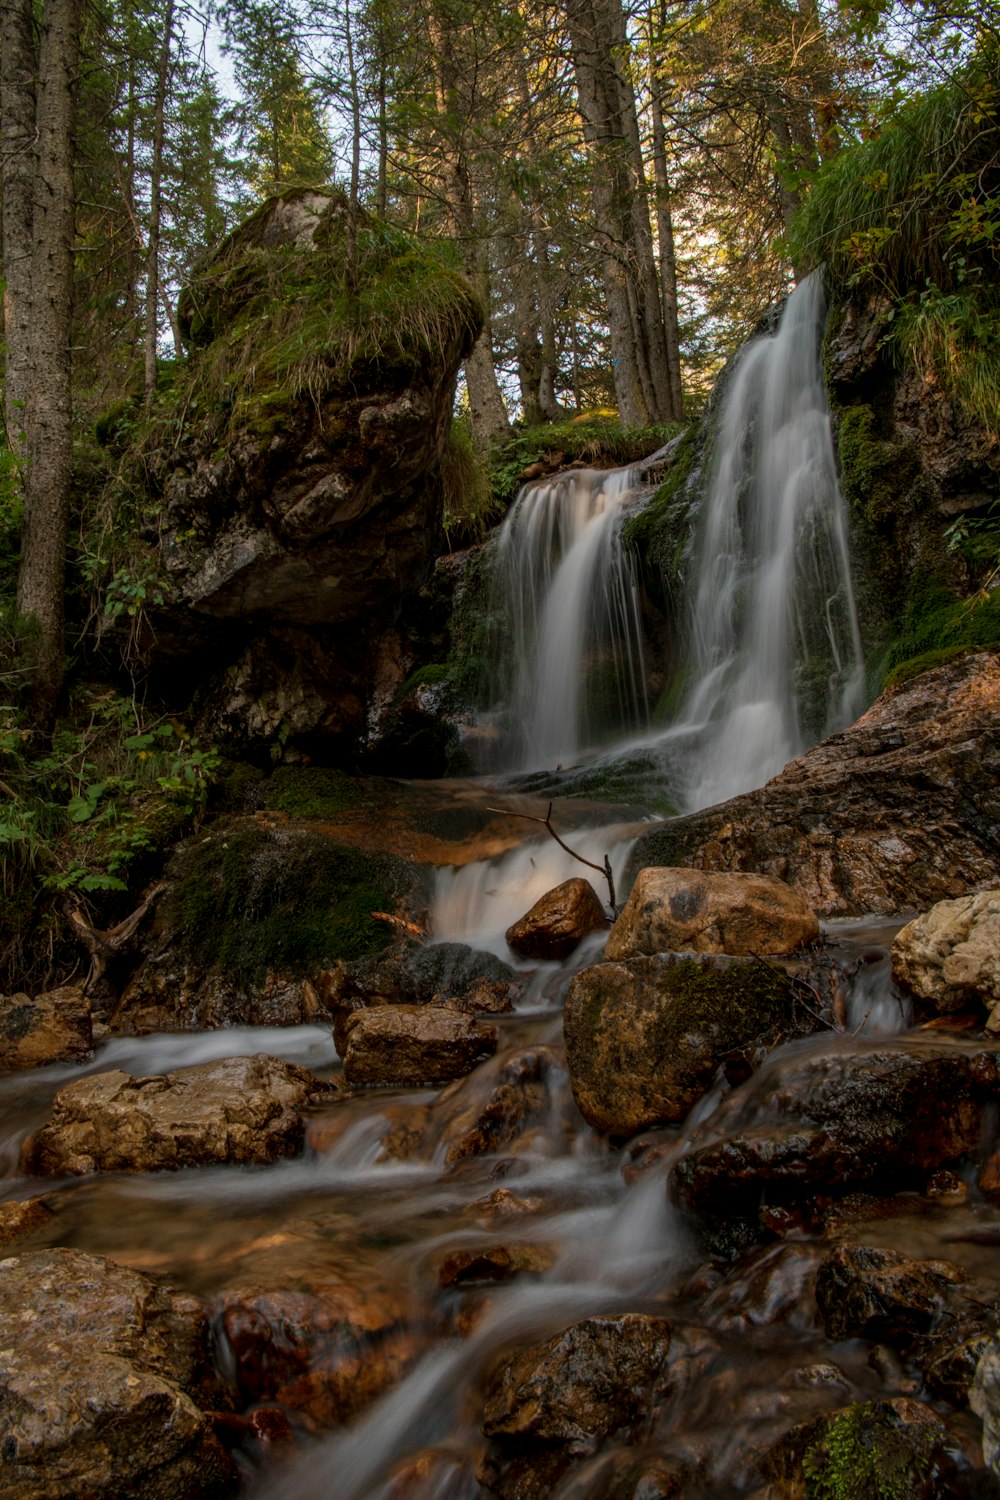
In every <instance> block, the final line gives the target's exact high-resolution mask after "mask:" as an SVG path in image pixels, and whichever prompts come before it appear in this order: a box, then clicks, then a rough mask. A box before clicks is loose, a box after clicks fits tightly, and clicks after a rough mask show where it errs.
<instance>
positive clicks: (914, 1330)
mask: <svg viewBox="0 0 1000 1500" xmlns="http://www.w3.org/2000/svg"><path fill="white" fill-rule="evenodd" d="M968 1279H969V1278H968V1273H967V1272H965V1271H963V1270H962V1268H961V1267H960V1266H956V1265H952V1264H951V1262H950V1261H944V1260H913V1259H912V1258H911V1257H910V1256H909V1255H904V1254H902V1252H901V1251H899V1250H882V1249H878V1248H875V1247H873V1246H871V1245H838V1246H837V1248H836V1250H833V1251H832V1252H831V1253H830V1254H829V1255H828V1256H827V1258H826V1260H825V1261H824V1262H823V1264H822V1265H821V1266H820V1269H819V1275H818V1276H817V1278H816V1304H817V1306H818V1307H819V1313H820V1317H821V1318H822V1320H823V1327H824V1328H825V1330H826V1336H827V1338H830V1339H834V1340H839V1339H854V1338H861V1339H877V1340H880V1341H883V1342H885V1343H888V1344H892V1345H893V1346H894V1347H899V1346H900V1345H903V1346H905V1345H908V1344H909V1343H910V1342H911V1341H912V1340H913V1338H914V1337H915V1336H916V1335H917V1334H920V1333H926V1332H927V1330H928V1329H929V1328H930V1327H931V1325H932V1324H933V1323H934V1322H935V1321H936V1320H937V1319H938V1318H939V1317H940V1316H941V1314H942V1312H943V1311H944V1308H945V1303H946V1299H947V1295H948V1292H949V1290H950V1289H951V1288H952V1287H954V1286H958V1285H960V1284H961V1283H962V1282H965V1281H968Z"/></svg>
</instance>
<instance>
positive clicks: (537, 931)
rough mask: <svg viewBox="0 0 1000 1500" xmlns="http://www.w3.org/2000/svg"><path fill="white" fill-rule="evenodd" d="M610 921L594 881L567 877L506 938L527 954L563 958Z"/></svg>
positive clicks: (522, 952) (513, 946)
mask: <svg viewBox="0 0 1000 1500" xmlns="http://www.w3.org/2000/svg"><path fill="white" fill-rule="evenodd" d="M607 925H608V919H607V917H606V916H605V915H604V907H603V906H602V905H601V902H600V899H599V897H598V895H597V892H596V891H595V890H594V887H593V886H592V885H591V883H590V881H589V880H581V879H573V880H564V881H563V883H562V885H557V886H556V887H555V888H554V889H553V890H551V891H546V893H545V895H544V896H540V897H539V899H538V900H537V901H536V902H535V904H534V906H533V907H532V908H531V910H530V911H528V912H525V914H524V916H523V917H521V918H520V919H519V920H518V921H516V922H515V923H514V924H513V926H512V927H508V928H507V932H506V938H507V942H508V944H509V946H510V947H511V948H513V950H514V952H515V953H520V954H521V956H522V957H523V958H541V959H563V958H568V957H569V955H570V954H571V953H572V952H573V949H574V948H576V947H577V946H578V945H579V944H580V943H581V942H582V940H583V939H584V938H585V937H586V936H587V933H588V932H603V930H604V929H605V928H606V927H607Z"/></svg>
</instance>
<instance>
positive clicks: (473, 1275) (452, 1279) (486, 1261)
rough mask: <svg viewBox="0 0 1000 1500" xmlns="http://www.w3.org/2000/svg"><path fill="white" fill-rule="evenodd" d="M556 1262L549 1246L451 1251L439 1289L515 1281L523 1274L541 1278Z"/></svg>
mask: <svg viewBox="0 0 1000 1500" xmlns="http://www.w3.org/2000/svg"><path fill="white" fill-rule="evenodd" d="M554 1261H555V1253H554V1252H553V1251H552V1250H550V1249H549V1247H548V1246H547V1245H523V1244H519V1243H517V1242H516V1241H515V1242H514V1243H513V1244H510V1245H489V1246H484V1247H482V1248H479V1249H476V1250H451V1251H449V1253H448V1254H447V1255H446V1256H445V1257H444V1259H443V1260H442V1262H441V1264H440V1266H439V1267H438V1286H440V1287H452V1286H477V1285H481V1284H482V1283H483V1282H505V1281H512V1280H513V1278H514V1277H515V1276H520V1275H521V1274H522V1273H523V1272H528V1273H530V1274H532V1275H538V1274H540V1273H541V1272H542V1271H547V1270H548V1269H549V1267H550V1266H551V1265H552V1264H553V1263H554Z"/></svg>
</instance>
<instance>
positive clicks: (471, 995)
mask: <svg viewBox="0 0 1000 1500" xmlns="http://www.w3.org/2000/svg"><path fill="white" fill-rule="evenodd" d="M519 994H520V989H519V987H518V986H516V985H512V984H501V983H500V982H498V981H497V980H491V979H481V980H479V981H478V983H476V984H474V985H472V986H471V988H470V989H468V990H467V991H466V993H465V994H464V995H453V996H450V995H435V996H434V1001H433V1003H434V1004H435V1005H447V1006H448V1007H449V1009H451V1010H464V1011H465V1012H466V1013H467V1014H468V1015H470V1016H506V1015H509V1014H510V1012H511V1011H512V1010H513V1009H514V1000H515V999H516V998H517V997H518V996H519Z"/></svg>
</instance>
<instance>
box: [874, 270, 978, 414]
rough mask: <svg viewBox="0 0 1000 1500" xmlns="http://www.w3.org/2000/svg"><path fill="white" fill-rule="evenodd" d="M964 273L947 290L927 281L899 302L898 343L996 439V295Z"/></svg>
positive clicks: (896, 332) (929, 378) (925, 373)
mask: <svg viewBox="0 0 1000 1500" xmlns="http://www.w3.org/2000/svg"><path fill="white" fill-rule="evenodd" d="M959 273H961V277H962V279H960V280H959V281H958V284H957V285H956V286H955V287H954V289H953V290H952V291H950V292H942V291H941V289H940V287H938V286H936V285H935V284H934V283H933V282H931V283H928V285H927V286H926V287H925V289H924V290H923V291H922V292H921V293H920V296H919V298H918V299H917V301H915V302H914V301H912V300H911V301H907V302H905V303H904V304H903V306H902V307H901V309H900V311H899V314H898V317H897V319H896V324H895V339H896V343H897V345H898V347H899V349H900V350H901V351H902V352H903V353H904V354H907V355H909V357H910V358H911V359H912V360H913V362H914V363H915V364H916V366H917V369H918V370H919V371H920V372H921V374H922V375H923V377H924V379H925V381H927V382H931V381H933V380H935V379H937V380H939V381H940V382H941V384H942V385H943V386H944V388H945V389H946V390H947V391H948V393H949V395H951V396H952V397H954V399H955V400H956V401H957V402H958V403H959V405H960V406H962V407H963V408H964V409H965V410H966V411H967V412H968V413H969V414H970V415H971V416H972V417H973V418H974V420H975V421H976V422H977V423H978V425H979V426H980V427H981V428H982V429H983V431H984V432H986V433H988V434H990V435H991V436H992V437H993V438H994V440H995V441H996V442H998V443H1000V400H998V398H997V392H998V391H1000V297H998V295H997V292H996V289H995V288H986V287H983V286H981V285H980V284H979V283H978V282H976V281H971V280H970V281H968V282H966V281H965V280H964V265H963V266H959V267H958V268H957V272H956V275H958V274H959Z"/></svg>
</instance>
